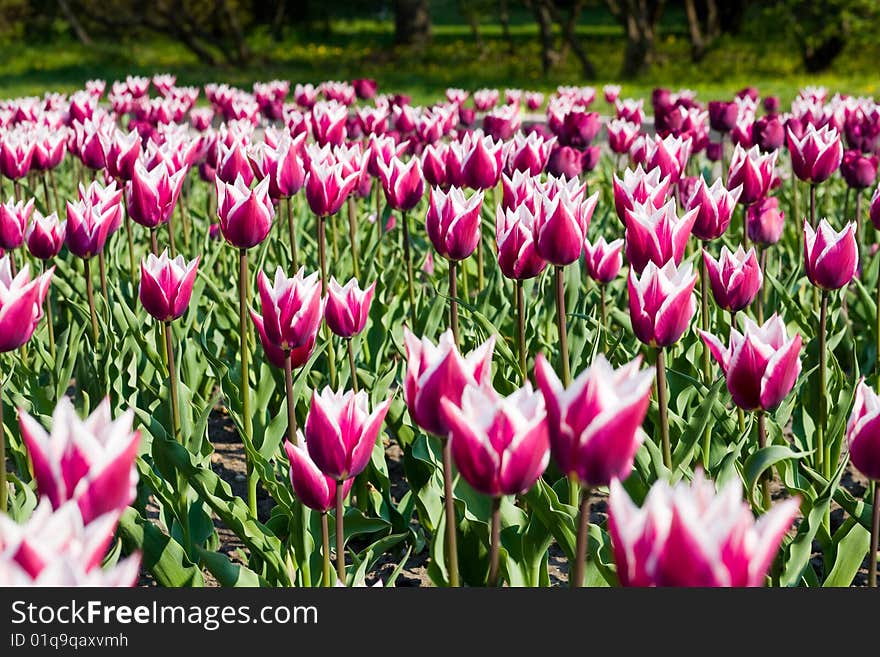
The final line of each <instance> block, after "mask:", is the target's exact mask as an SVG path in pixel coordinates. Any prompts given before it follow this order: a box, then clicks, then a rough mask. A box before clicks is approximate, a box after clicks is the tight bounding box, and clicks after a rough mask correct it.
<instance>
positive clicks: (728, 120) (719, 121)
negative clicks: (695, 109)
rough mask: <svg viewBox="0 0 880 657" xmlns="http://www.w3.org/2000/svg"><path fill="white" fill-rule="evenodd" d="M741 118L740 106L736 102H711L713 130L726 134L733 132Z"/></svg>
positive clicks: (710, 122) (710, 118) (710, 114)
mask: <svg viewBox="0 0 880 657" xmlns="http://www.w3.org/2000/svg"><path fill="white" fill-rule="evenodd" d="M737 117H739V105H737V103H736V102H734V101H729V102H728V101H724V100H710V101H709V125H710V126H711V127H712V129H713V130H716V131H718V132H720V133H722V134H726V133H728V132H730V131H731V130H733V128H734V126H735V125H736V119H737Z"/></svg>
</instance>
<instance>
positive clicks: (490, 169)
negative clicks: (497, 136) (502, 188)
mask: <svg viewBox="0 0 880 657" xmlns="http://www.w3.org/2000/svg"><path fill="white" fill-rule="evenodd" d="M503 146H504V143H503V142H501V141H497V142H496V141H494V140H493V139H492V137H490V136H488V135H486V136H483V135H480V134H476V135H474V137H473V139H471V140H469V141H468V142H467V144H466V148H467V152H466V154H465V157H464V159H463V160H462V163H461V175H462V178H463V182H464V184H465V185H467V186H468V187H470V188H471V189H490V188H492V187H495V185H497V184H498V181H499V180H500V179H501V169H502V162H501V159H502V148H503ZM453 184H455V183H453Z"/></svg>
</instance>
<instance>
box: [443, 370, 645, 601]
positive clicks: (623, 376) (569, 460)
mask: <svg viewBox="0 0 880 657" xmlns="http://www.w3.org/2000/svg"><path fill="white" fill-rule="evenodd" d="M640 365H641V358H638V357H637V358H636V359H635V360H633V361H631V362H629V363H627V364H626V365H624V366H622V367H620V368H619V369H616V370H615V369H614V368H613V367H612V366H611V364H610V363H609V362H608V361H607V360H606V358H605V355H604V354H602V353H599V354H598V355H597V356H596V358H595V360H594V361H593V364H592V365H591V366H590V367H588V368H587V369H586V370H584V371H583V372H581V373H580V374H579V375H578V376H577V378H576V379H575V380H574V381H573V382H572V383H571V385H570V386H568V387H567V388H566V387H565V386H564V385H563V384H562V382H561V381H560V380H559V379H558V378H557V377H556V374H555V373H554V372H553V370H552V368H551V367H550V365H549V363H547V361H546V360H545V359H544V357H543V356H542V355H539V356H538V358H537V359H536V361H535V378H536V379H537V381H538V387H539V388H540V389H541V393H542V394H543V396H544V402H545V404H546V406H547V425H548V427H549V431H550V451H551V454H552V455H553V460H554V461H555V462H556V464H557V465H558V466H559V469H560V470H561V471H562V473H563V474H565V475H567V476H568V477H569V478H570V479H571V481H572V490H571V492H570V495H571V497H570V499H569V503H570V504H572V505H573V504H575V499H576V496H577V494H578V493H579V497H580V513H579V520H578V534H577V556H576V560H575V565H574V571H573V572H574V574H573V576H572V579H571V585H572V586H573V587H579V586H581V585H582V584H583V575H584V562H585V560H586V538H587V528H588V524H589V517H590V516H589V492H590V490H591V488H592V487H595V486H606V485H608V484H609V483H610V482H611V481H612V480H616V479H618V478H623V479H626V478H627V477H628V476H629V474H630V472H632V468H633V460H634V458H635V454H636V451H637V450H638V448H639V446H640V445H641V444H642V442H643V440H644V433H643V432H642V431H641V425H642V422H643V421H644V419H645V415H646V413H647V411H648V405H649V403H650V394H651V381H652V379H653V376H654V371H653V368H647V369H644V370H640V369H639V368H640ZM453 448H454V446H453Z"/></svg>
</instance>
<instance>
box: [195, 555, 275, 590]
mask: <svg viewBox="0 0 880 657" xmlns="http://www.w3.org/2000/svg"><path fill="white" fill-rule="evenodd" d="M196 551H197V552H198V554H199V560H200V561H201V562H202V563H203V564H204V565H205V568H207V569H208V571H209V572H210V573H211V574H212V575H213V576H214V577H215V578H217V582H218V583H219V584H220V586H230V587H258V586H265V585H266V582H265V581H263V580H262V579H260V576H259V575H257V574H256V573H255V572H254V571H252V570H251V569H250V568H248V567H247V566H243V565H242V564H237V563H233V562H232V560H231V559H230V558H229V557H228V556H227V555H225V554H223V553H222V552H213V551H211V550H205V549H203V548H199V547H197V548H196Z"/></svg>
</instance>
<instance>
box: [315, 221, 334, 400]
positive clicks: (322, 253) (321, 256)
mask: <svg viewBox="0 0 880 657" xmlns="http://www.w3.org/2000/svg"><path fill="white" fill-rule="evenodd" d="M318 261H319V264H320V266H321V294H323V295H324V296H326V295H327V286H328V284H329V283H330V279H329V278H328V274H327V217H326V216H323V215H322V216H320V217H318ZM324 335H325V336H326V337H327V340H328V342H327V374H328V377H329V382H330V386H331V387H332V388H335V387H336V350H335V349H333V337H332V336H331V335H330V329H329V328H327V325H326V324H324Z"/></svg>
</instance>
